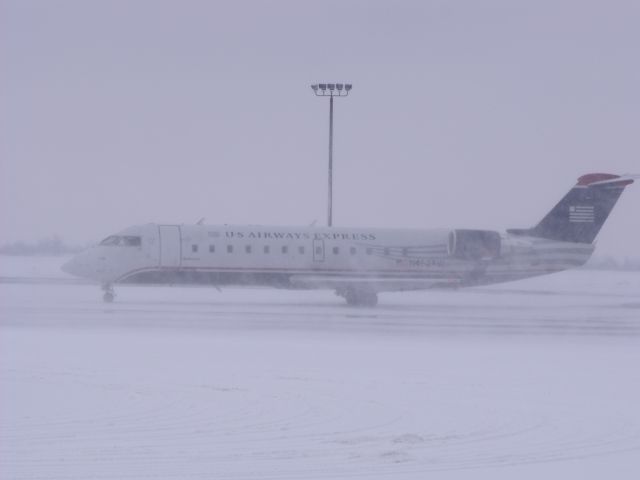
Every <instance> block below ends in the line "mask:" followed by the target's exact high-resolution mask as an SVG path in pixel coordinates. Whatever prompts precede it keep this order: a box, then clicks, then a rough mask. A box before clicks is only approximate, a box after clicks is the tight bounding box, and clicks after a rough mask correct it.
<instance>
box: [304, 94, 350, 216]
mask: <svg viewBox="0 0 640 480" xmlns="http://www.w3.org/2000/svg"><path fill="white" fill-rule="evenodd" d="M311 88H312V90H313V93H315V95H316V97H329V204H328V208H327V225H329V226H330V227H331V226H332V225H333V97H346V96H347V95H349V92H350V91H351V89H352V88H353V85H351V84H350V83H317V84H315V85H311Z"/></svg>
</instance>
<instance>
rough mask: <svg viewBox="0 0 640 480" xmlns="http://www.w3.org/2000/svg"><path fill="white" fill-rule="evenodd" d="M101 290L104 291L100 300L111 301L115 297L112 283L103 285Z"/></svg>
mask: <svg viewBox="0 0 640 480" xmlns="http://www.w3.org/2000/svg"><path fill="white" fill-rule="evenodd" d="M102 290H103V291H104V295H102V300H104V302H105V303H111V302H113V300H114V299H115V298H116V292H114V291H113V285H103V286H102Z"/></svg>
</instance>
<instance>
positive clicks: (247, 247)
mask: <svg viewBox="0 0 640 480" xmlns="http://www.w3.org/2000/svg"><path fill="white" fill-rule="evenodd" d="M244 251H245V253H251V245H246V246H245V247H244Z"/></svg>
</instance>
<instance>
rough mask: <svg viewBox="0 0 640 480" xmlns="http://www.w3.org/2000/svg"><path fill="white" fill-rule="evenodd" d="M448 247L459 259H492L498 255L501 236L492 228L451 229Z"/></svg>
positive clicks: (451, 253)
mask: <svg viewBox="0 0 640 480" xmlns="http://www.w3.org/2000/svg"><path fill="white" fill-rule="evenodd" d="M448 249H449V255H451V256H452V257H454V258H459V259H460V260H493V259H494V258H497V257H499V256H500V251H501V237H500V234H499V233H498V232H494V231H492V230H452V231H451V232H450V233H449V242H448Z"/></svg>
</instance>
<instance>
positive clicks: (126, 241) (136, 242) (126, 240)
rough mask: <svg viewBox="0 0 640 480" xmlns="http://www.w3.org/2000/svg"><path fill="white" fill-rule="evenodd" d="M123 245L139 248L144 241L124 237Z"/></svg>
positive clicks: (131, 236)
mask: <svg viewBox="0 0 640 480" xmlns="http://www.w3.org/2000/svg"><path fill="white" fill-rule="evenodd" d="M122 244H123V245H125V246H126V247H139V246H140V245H142V239H141V238H140V237H136V236H133V235H127V236H124V237H122Z"/></svg>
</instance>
